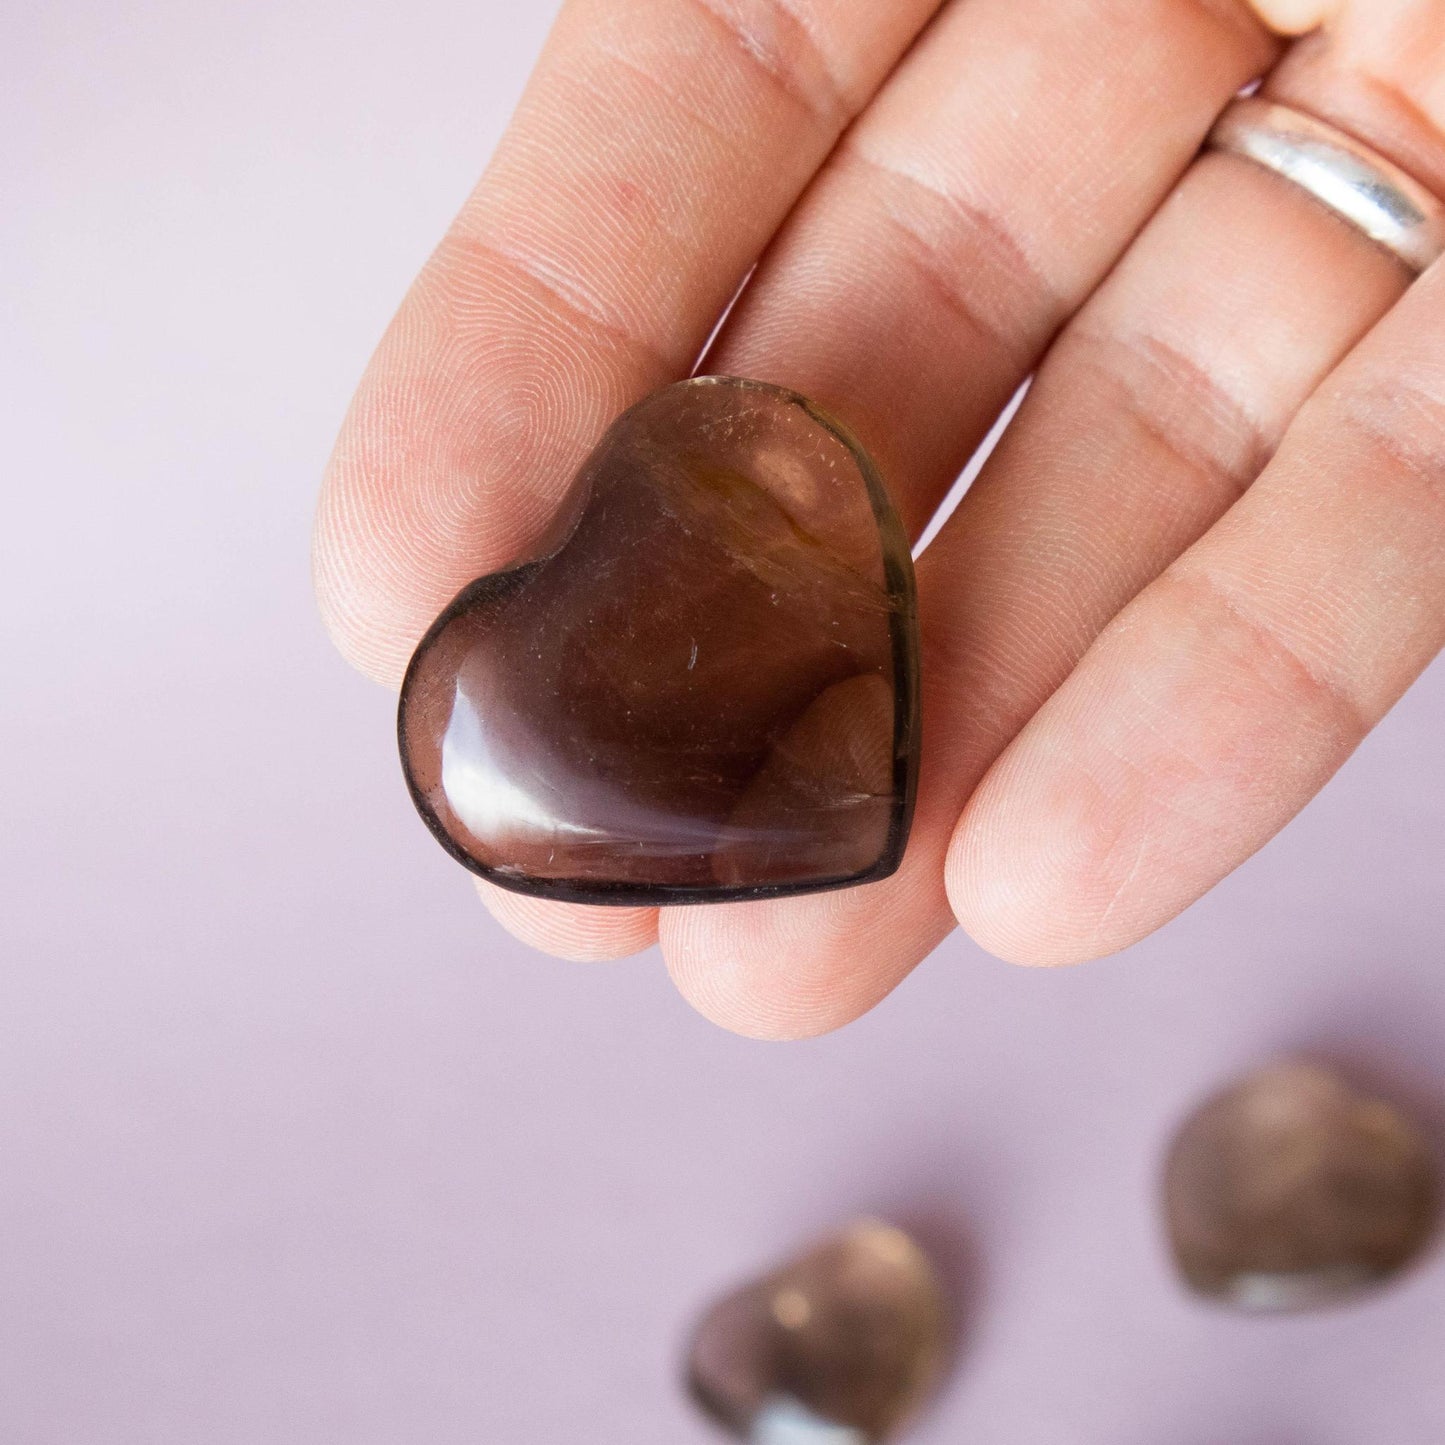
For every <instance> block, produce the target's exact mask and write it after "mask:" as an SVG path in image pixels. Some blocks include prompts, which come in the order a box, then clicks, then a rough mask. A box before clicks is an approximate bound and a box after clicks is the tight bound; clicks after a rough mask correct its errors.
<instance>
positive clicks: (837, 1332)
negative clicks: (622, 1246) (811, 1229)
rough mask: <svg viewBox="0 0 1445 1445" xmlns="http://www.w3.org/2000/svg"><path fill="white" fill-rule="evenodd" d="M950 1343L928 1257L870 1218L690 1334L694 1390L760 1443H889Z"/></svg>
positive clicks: (744, 1293) (730, 1302) (722, 1419)
mask: <svg viewBox="0 0 1445 1445" xmlns="http://www.w3.org/2000/svg"><path fill="white" fill-rule="evenodd" d="M947 1343H948V1329H947V1314H946V1310H945V1307H944V1301H943V1295H942V1291H941V1290H940V1288H939V1284H938V1280H937V1278H936V1277H935V1275H934V1272H933V1269H932V1266H931V1265H930V1264H929V1262H928V1260H927V1258H926V1256H925V1255H924V1254H923V1252H922V1250H920V1249H919V1247H918V1246H917V1245H916V1244H915V1243H914V1242H913V1241H912V1240H911V1239H910V1238H909V1237H908V1236H907V1235H906V1234H904V1233H903V1232H902V1231H901V1230H898V1229H895V1228H893V1227H892V1226H891V1225H887V1224H883V1223H880V1222H878V1221H876V1220H863V1221H860V1222H859V1223H857V1224H855V1225H853V1226H852V1227H850V1228H849V1229H847V1230H845V1231H843V1232H842V1233H841V1234H838V1235H835V1236H833V1237H832V1238H830V1239H828V1240H825V1241H824V1242H823V1243H822V1244H820V1245H818V1246H817V1247H816V1248H814V1249H811V1250H809V1251H808V1253H806V1254H804V1255H802V1256H801V1257H799V1258H798V1259H795V1260H793V1261H792V1262H791V1263H789V1264H786V1265H784V1266H783V1267H782V1268H780V1269H778V1270H776V1271H774V1272H773V1273H772V1274H770V1275H768V1276H767V1277H766V1278H764V1279H761V1280H758V1281H757V1282H756V1283H753V1284H748V1285H745V1286H744V1287H743V1288H742V1289H740V1290H738V1291H737V1292H736V1293H735V1294H730V1295H728V1296H726V1297H725V1298H723V1299H721V1300H719V1301H718V1302H717V1303H716V1304H715V1305H713V1306H712V1308H711V1309H709V1310H708V1312H707V1313H706V1314H705V1315H704V1316H703V1318H702V1320H701V1321H700V1323H699V1324H698V1326H697V1330H696V1332H695V1333H694V1335H693V1339H692V1347H691V1350H690V1353H689V1356H688V1364H687V1373H688V1385H689V1388H690V1389H691V1391H692V1394H693V1396H694V1398H695V1399H696V1400H697V1401H698V1403H699V1404H700V1405H701V1406H702V1407H703V1409H705V1410H706V1411H707V1413H708V1414H709V1415H711V1416H712V1417H713V1419H715V1420H716V1421H717V1422H718V1423H719V1424H721V1425H723V1426H724V1427H725V1428H726V1429H728V1430H730V1431H731V1432H732V1433H733V1434H735V1435H740V1436H742V1437H743V1438H745V1439H749V1440H752V1441H754V1442H757V1445H764V1442H767V1445H772V1442H778V1445H781V1442H783V1441H796V1442H798V1445H805V1442H806V1445H831V1442H835V1441H836V1442H839V1445H842V1442H860V1445H861V1442H873V1441H880V1440H883V1439H885V1438H887V1437H889V1436H890V1435H891V1434H892V1433H893V1431H894V1430H896V1429H897V1427H898V1426H899V1424H900V1423H901V1422H902V1421H903V1420H905V1419H906V1418H907V1417H908V1416H909V1415H910V1414H911V1413H912V1412H913V1411H914V1409H915V1408H916V1407H917V1406H918V1405H919V1404H920V1403H921V1402H922V1401H923V1399H924V1397H925V1396H926V1395H927V1394H928V1392H929V1390H930V1389H931V1388H932V1386H933V1385H934V1384H935V1383H936V1382H937V1380H938V1377H939V1374H940V1373H941V1370H942V1366H943V1363H944V1360H945V1356H946V1351H947Z"/></svg>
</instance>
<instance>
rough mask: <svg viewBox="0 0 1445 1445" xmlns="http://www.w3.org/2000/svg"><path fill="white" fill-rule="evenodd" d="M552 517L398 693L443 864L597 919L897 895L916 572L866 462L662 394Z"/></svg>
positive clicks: (706, 391) (756, 391) (810, 413)
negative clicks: (893, 885) (877, 886)
mask: <svg viewBox="0 0 1445 1445" xmlns="http://www.w3.org/2000/svg"><path fill="white" fill-rule="evenodd" d="M564 518H565V520H561V521H559V524H558V527H557V529H556V531H557V535H556V537H555V538H554V540H553V542H552V543H551V544H550V545H549V546H547V547H546V548H544V549H543V553H542V555H540V556H539V557H538V558H536V559H535V560H532V561H529V562H525V563H522V564H520V565H518V566H516V567H514V568H511V569H509V570H508V571H506V572H500V573H496V574H494V575H492V576H489V577H484V578H481V579H479V580H478V581H476V582H474V583H472V584H471V586H469V587H467V588H466V589H465V590H464V591H463V592H462V593H461V594H460V595H459V596H458V597H457V598H456V600H455V601H453V602H452V603H451V605H450V606H449V607H448V608H447V609H446V611H445V612H443V613H442V615H441V617H439V618H438V620H437V621H436V623H435V624H434V625H433V626H432V628H431V629H430V631H429V632H428V633H427V635H426V637H425V638H424V639H423V640H422V642H421V645H420V646H419V647H418V649H417V652H416V655H415V656H414V658H413V659H412V662H411V666H410V668H409V669H408V671H407V676H406V680H405V683H404V684H403V688H402V699H401V711H400V718H399V733H400V742H401V752H402V760H403V764H404V768H405V772H406V776H407V781H408V784H409V786H410V788H411V791H412V796H413V799H414V800H415V802H416V804H417V807H418V809H419V810H420V811H421V813H422V816H423V817H424V818H425V820H426V821H427V823H428V825H429V826H430V827H431V829H432V831H433V833H435V835H436V836H437V838H438V839H439V840H440V841H441V842H442V844H443V845H444V846H445V847H446V848H447V849H448V851H449V852H451V853H452V854H453V856H454V857H456V858H457V859H458V860H459V861H461V862H462V863H464V864H465V865H466V866H467V867H469V868H471V869H472V870H473V871H474V872H477V873H480V874H482V875H483V876H485V877H487V878H490V879H492V880H493V881H494V882H496V883H499V884H501V885H502V886H504V887H508V888H512V889H516V890H518V891H520V892H525V893H533V894H537V895H540V896H544V897H553V898H561V899H568V900H572V901H578V902H590V903H682V902H704V901H711V900H715V899H724V898H753V897H765V896H769V895H777V894H786V893H801V892H808V891H813V890H817V889H822V888H833V887H840V886H843V885H845V884H851V883H862V882H867V881H870V880H872V879H876V878H881V877H884V876H886V875H887V874H888V873H891V872H892V871H893V870H894V869H895V868H896V867H897V865H898V861H899V859H900V857H901V855H902V851H903V846H904V842H905V840H906V837H907V831H908V824H909V820H910V814H911V809H912V801H913V790H914V784H915V776H916V768H917V756H918V708H917V680H918V644H917V635H916V634H917V622H916V616H915V604H914V594H913V570H912V561H911V559H910V556H909V551H908V543H907V538H906V537H905V536H904V534H903V532H902V529H901V528H900V526H899V524H898V521H897V519H896V518H895V516H894V515H893V512H892V508H891V506H890V504H889V502H888V499H887V497H886V495H885V494H884V491H883V488H882V484H881V483H880V481H879V479H878V477H877V475H876V473H875V472H874V469H873V467H872V465H871V463H870V462H869V461H868V458H867V457H866V456H865V455H864V453H863V452H862V450H861V449H860V448H859V447H858V445H857V443H856V442H854V441H853V440H852V439H851V438H850V437H849V436H848V435H847V434H846V433H845V432H844V431H843V430H842V429H841V428H840V427H838V426H837V425H836V424H835V423H833V422H832V421H830V420H828V419H827V418H826V417H824V416H822V415H821V414H820V413H819V412H817V411H816V410H815V409H814V408H813V407H812V406H811V405H810V404H809V403H808V402H806V401H805V400H804V399H803V398H802V397H799V396H796V395H795V394H793V393H791V392H786V391H782V390H780V389H778V388H776V387H770V386H764V385H761V384H760V383H756V382H747V381H739V380H734V379H728V378H701V379H698V380H695V381H690V382H683V383H679V384H678V385H675V386H670V387H666V388H664V389H663V390H662V391H659V392H657V393H654V395H652V396H650V397H648V398H647V399H646V400H645V401H643V402H641V403H639V404H638V405H637V406H635V407H634V408H633V409H632V410H631V411H629V412H627V413H626V414H625V415H623V416H622V417H621V418H620V419H619V420H618V421H617V423H616V424H615V425H614V426H613V427H612V428H611V430H610V431H609V432H608V433H607V435H606V436H605V437H604V438H603V440H602V442H601V444H600V445H599V446H598V448H597V450H596V451H595V452H594V453H593V454H592V456H591V457H590V458H589V459H588V460H587V462H586V463H585V464H584V465H583V467H582V469H581V471H580V472H579V474H578V480H577V482H576V485H575V487H574V489H573V493H572V495H571V498H570V501H569V503H568V505H567V506H566V507H565V508H564Z"/></svg>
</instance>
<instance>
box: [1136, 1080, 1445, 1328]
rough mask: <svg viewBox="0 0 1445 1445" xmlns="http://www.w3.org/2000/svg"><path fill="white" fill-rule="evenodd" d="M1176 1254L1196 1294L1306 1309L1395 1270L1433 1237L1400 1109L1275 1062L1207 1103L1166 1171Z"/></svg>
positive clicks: (1418, 1156) (1428, 1183)
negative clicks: (1196, 1291)
mask: <svg viewBox="0 0 1445 1445" xmlns="http://www.w3.org/2000/svg"><path fill="white" fill-rule="evenodd" d="M1165 1205H1166V1211H1167V1215H1168V1227H1169V1233H1170V1236H1171V1239H1172V1242H1173V1246H1174V1253H1175V1257H1176V1259H1177V1261H1178V1264H1179V1268H1180V1270H1181V1271H1182V1273H1183V1275H1184V1277H1185V1279H1186V1280H1187V1281H1188V1282H1189V1283H1190V1284H1191V1285H1192V1286H1193V1287H1194V1288H1195V1289H1196V1290H1198V1291H1199V1292H1200V1293H1202V1294H1206V1295H1212V1296H1215V1297H1218V1298H1221V1299H1225V1300H1228V1301H1229V1302H1230V1303H1232V1304H1235V1305H1238V1306H1240V1307H1241V1308H1244V1309H1255V1310H1283V1309H1307V1308H1309V1307H1311V1306H1313V1305H1318V1304H1325V1303H1328V1302H1330V1301H1333V1300H1336V1299H1340V1298H1343V1297H1345V1296H1348V1295H1350V1294H1352V1293H1354V1292H1355V1291H1357V1290H1359V1289H1361V1288H1362V1287H1365V1286H1367V1285H1370V1284H1373V1283H1376V1282H1378V1281H1380V1280H1383V1279H1385V1278H1387V1277H1388V1276H1389V1275H1391V1274H1394V1273H1395V1272H1396V1271H1397V1270H1399V1269H1401V1268H1403V1267H1404V1266H1405V1265H1406V1264H1408V1263H1409V1262H1410V1260H1411V1259H1413V1258H1414V1257H1415V1256H1416V1255H1417V1254H1418V1253H1419V1252H1420V1250H1421V1249H1422V1248H1423V1246H1424V1245H1425V1243H1426V1241H1427V1239H1428V1238H1429V1236H1430V1233H1431V1231H1432V1229H1433V1227H1434V1223H1435V1214H1436V1208H1437V1189H1436V1174H1435V1168H1434V1164H1433V1161H1432V1159H1431V1155H1430V1151H1429V1149H1428V1147H1427V1146H1426V1144H1425V1141H1424V1139H1423V1138H1422V1137H1421V1135H1420V1132H1419V1131H1418V1130H1417V1129H1416V1128H1415V1126H1414V1125H1413V1124H1411V1122H1410V1121H1409V1120H1408V1119H1406V1118H1405V1117H1404V1116H1403V1115H1402V1114H1401V1113H1400V1112H1399V1111H1398V1110H1396V1109H1395V1108H1394V1107H1392V1106H1391V1105H1390V1104H1387V1103H1385V1102H1383V1101H1382V1100H1379V1099H1374V1098H1369V1097H1367V1096H1365V1095H1363V1094H1361V1093H1359V1092H1357V1091H1356V1090H1355V1089H1353V1088H1352V1087H1351V1086H1350V1085H1349V1084H1347V1083H1346V1082H1345V1081H1344V1080H1342V1079H1341V1078H1339V1077H1338V1076H1336V1075H1335V1074H1333V1073H1331V1072H1329V1071H1328V1070H1326V1069H1322V1068H1319V1067H1316V1066H1314V1065H1311V1064H1302V1063H1286V1064H1277V1065H1275V1066H1273V1067H1271V1068H1268V1069H1264V1070H1262V1071H1261V1072H1259V1073H1257V1074H1254V1075H1252V1076H1250V1077H1249V1078H1246V1079H1244V1080H1242V1081H1241V1082H1239V1083H1237V1084H1235V1085H1234V1086H1233V1087H1231V1088H1229V1089H1226V1090H1225V1091H1224V1092H1223V1093H1221V1094H1219V1095H1217V1096H1216V1097H1214V1098H1213V1099H1210V1100H1209V1101H1208V1102H1207V1103H1205V1105H1204V1106H1203V1107H1202V1108H1201V1109H1200V1110H1199V1111H1198V1112H1197V1113H1196V1114H1194V1115H1193V1116H1192V1117H1191V1118H1190V1119H1189V1120H1187V1121H1186V1123H1185V1124H1184V1126H1183V1128H1182V1129H1180V1131H1179V1133H1178V1135H1177V1137H1176V1138H1175V1141H1174V1144H1173V1147H1172V1149H1171V1151H1170V1155H1169V1160H1168V1163H1167V1166H1166V1170H1165Z"/></svg>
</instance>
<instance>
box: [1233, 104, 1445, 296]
mask: <svg viewBox="0 0 1445 1445" xmlns="http://www.w3.org/2000/svg"><path fill="white" fill-rule="evenodd" d="M1206 145H1207V146H1208V148H1209V149H1211V150H1217V151H1228V152H1230V153H1231V154H1232V155H1237V156H1243V157H1244V158H1245V159H1246V160H1251V161H1254V162H1255V163H1256V164H1258V165H1261V166H1265V167H1266V168H1267V169H1269V170H1272V171H1274V172H1275V173H1276V174H1278V175H1281V176H1283V177H1285V179H1286V180H1290V181H1293V182H1294V183H1295V185H1297V186H1299V187H1300V189H1301V190H1303V191H1306V192H1307V193H1308V194H1309V195H1311V196H1313V197H1314V198H1315V200H1317V201H1319V202H1320V203H1321V204H1323V205H1325V206H1328V207H1329V209H1330V210H1332V211H1333V212H1334V213H1335V214H1336V215H1337V216H1340V217H1341V218H1343V219H1344V220H1346V221H1348V222H1349V223H1350V224H1351V225H1352V226H1354V227H1355V228H1356V229H1357V230H1359V231H1362V232H1364V234H1365V235H1366V236H1368V237H1369V238H1370V239H1371V240H1372V241H1374V242H1376V243H1377V244H1378V245H1381V246H1383V247H1384V248H1385V249H1386V250H1387V251H1389V252H1390V253H1391V254H1392V255H1393V256H1395V257H1396V258H1397V259H1398V260H1400V261H1402V262H1404V264H1405V265H1406V266H1408V267H1409V268H1410V270H1411V271H1413V272H1415V274H1416V275H1418V274H1419V273H1420V272H1421V271H1423V270H1425V268H1426V267H1427V266H1429V265H1430V264H1431V262H1433V261H1434V260H1435V259H1436V258H1437V257H1438V256H1440V255H1441V254H1442V253H1445V205H1442V204H1441V202H1440V201H1439V200H1438V199H1436V197H1435V196H1434V195H1433V194H1432V193H1431V192H1430V191H1428V190H1426V188H1425V187H1424V186H1422V185H1421V184H1420V182H1419V181H1417V180H1415V179H1414V178H1413V177H1412V176H1409V175H1406V173H1405V172H1404V171H1402V170H1401V169H1400V168H1399V166H1397V165H1395V164H1393V163H1392V162H1391V161H1387V160H1386V159H1385V157H1384V156H1382V155H1380V153H1379V152H1378V151H1375V150H1372V149H1371V148H1370V147H1369V146H1367V145H1364V144H1363V143H1362V142H1360V141H1357V140H1356V139H1355V138H1354V137H1353V136H1350V135H1347V134H1346V133H1345V132H1344V131H1342V130H1337V129H1336V128H1335V127H1334V126H1332V125H1327V124H1326V123H1325V122H1324V121H1322V120H1316V119H1315V118H1314V116H1312V115H1306V114H1305V113H1304V112H1303V111H1299V110H1294V109H1293V108H1292V107H1290V106H1287V105H1276V104H1275V103H1274V102H1273V101H1268V100H1260V99H1258V98H1257V97H1255V96H1250V97H1248V98H1244V99H1240V100H1236V101H1233V102H1232V103H1231V104H1230V105H1229V107H1228V108H1227V109H1226V110H1225V111H1224V113H1223V114H1222V115H1221V116H1220V117H1219V119H1218V120H1217V121H1216V122H1215V124H1214V129H1213V130H1212V131H1211V132H1210V133H1209V139H1208V141H1207V142H1206Z"/></svg>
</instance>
